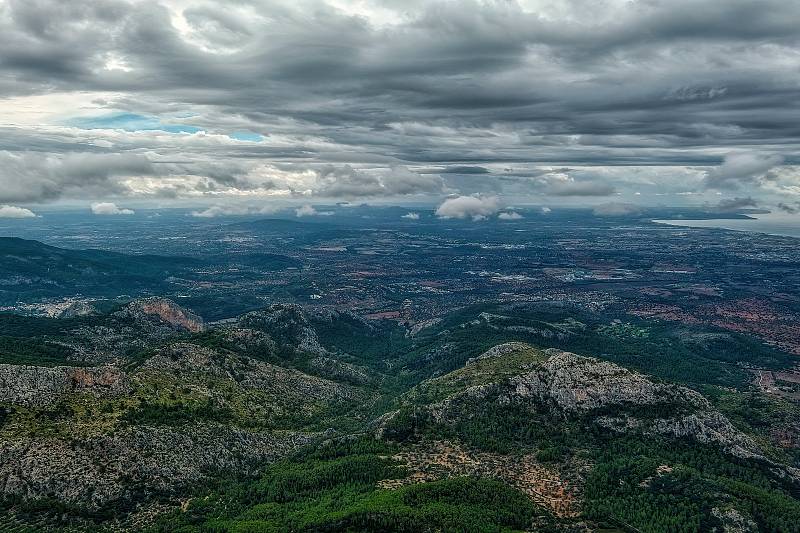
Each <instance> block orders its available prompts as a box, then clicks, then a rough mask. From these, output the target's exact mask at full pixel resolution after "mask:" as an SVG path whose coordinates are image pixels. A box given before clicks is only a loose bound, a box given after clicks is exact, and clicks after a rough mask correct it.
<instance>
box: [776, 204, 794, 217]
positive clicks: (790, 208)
mask: <svg viewBox="0 0 800 533" xmlns="http://www.w3.org/2000/svg"><path fill="white" fill-rule="evenodd" d="M776 207H777V208H778V209H780V210H781V211H783V212H784V213H789V214H790V215H796V214H797V213H800V202H797V203H795V204H794V205H789V204H787V203H784V202H780V203H778V205H777V206H776Z"/></svg>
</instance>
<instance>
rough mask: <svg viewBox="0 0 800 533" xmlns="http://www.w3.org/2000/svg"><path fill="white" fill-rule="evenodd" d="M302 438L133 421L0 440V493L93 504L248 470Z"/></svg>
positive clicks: (149, 494)
mask: <svg viewBox="0 0 800 533" xmlns="http://www.w3.org/2000/svg"><path fill="white" fill-rule="evenodd" d="M308 442H309V437H307V436H303V435H300V434H271V433H261V432H253V431H247V430H244V429H239V428H235V427H225V426H213V425H195V426H193V427H191V428H188V427H181V428H173V427H134V428H128V429H124V430H121V431H118V432H117V433H115V434H113V435H106V436H99V437H93V438H90V439H87V440H83V441H73V440H69V441H68V440H64V439H56V438H45V439H34V438H24V439H15V440H14V441H5V442H3V441H0V495H6V496H11V495H14V496H18V497H23V498H26V499H35V498H43V497H55V498H57V499H59V500H60V501H64V502H68V503H74V504H79V505H81V506H85V507H88V508H98V507H101V506H103V505H106V504H109V503H112V502H115V501H117V500H125V501H133V500H136V499H141V498H143V497H144V498H146V497H152V496H154V495H157V494H171V493H174V491H176V490H179V489H181V488H185V487H186V486H188V485H189V484H191V483H194V482H197V481H200V480H203V479H206V478H207V476H208V475H210V474H213V473H215V472H217V473H221V472H225V473H233V472H235V473H242V474H247V473H253V472H254V471H255V469H256V468H257V465H258V464H259V463H261V464H262V465H263V463H264V462H265V461H266V462H268V461H271V460H274V459H276V458H278V457H281V456H283V455H286V454H287V453H289V452H290V451H291V450H293V449H295V448H297V447H299V446H301V445H304V444H307V443H308Z"/></svg>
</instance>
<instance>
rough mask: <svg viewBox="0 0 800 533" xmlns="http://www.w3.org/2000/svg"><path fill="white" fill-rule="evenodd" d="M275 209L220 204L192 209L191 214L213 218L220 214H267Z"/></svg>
mask: <svg viewBox="0 0 800 533" xmlns="http://www.w3.org/2000/svg"><path fill="white" fill-rule="evenodd" d="M275 211H276V209H275V208H273V207H248V206H222V205H212V206H211V207H208V208H206V209H203V210H202V211H201V210H198V211H192V216H193V217H197V218H214V217H221V216H237V215H268V214H271V213H274V212H275Z"/></svg>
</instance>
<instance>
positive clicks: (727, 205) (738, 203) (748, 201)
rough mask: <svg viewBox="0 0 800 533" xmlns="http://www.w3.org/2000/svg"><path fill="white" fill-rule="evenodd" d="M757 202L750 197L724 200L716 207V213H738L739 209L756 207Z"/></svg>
mask: <svg viewBox="0 0 800 533" xmlns="http://www.w3.org/2000/svg"><path fill="white" fill-rule="evenodd" d="M758 206H759V203H758V200H756V199H755V198H752V197H750V196H747V197H744V198H726V199H724V200H720V202H719V203H718V204H717V205H716V210H717V211H723V212H724V211H739V210H741V209H746V208H751V207H758Z"/></svg>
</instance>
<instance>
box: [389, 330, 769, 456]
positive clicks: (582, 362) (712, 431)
mask: <svg viewBox="0 0 800 533" xmlns="http://www.w3.org/2000/svg"><path fill="white" fill-rule="evenodd" d="M525 349H529V350H530V349H531V347H529V346H528V345H526V344H523V343H507V344H502V345H499V346H496V347H494V348H492V349H490V350H488V351H487V352H485V353H484V354H483V355H481V356H479V357H477V358H474V359H472V360H470V361H469V362H468V363H467V366H465V367H464V368H463V369H460V370H457V371H455V372H453V373H451V374H449V375H446V376H443V377H441V378H437V379H435V380H431V381H430V383H431V386H433V387H435V386H436V384H437V382H444V383H446V384H447V385H449V386H451V387H452V386H454V385H455V386H458V384H459V383H462V384H463V385H462V386H461V388H460V390H457V391H456V392H453V393H451V394H450V395H449V396H448V397H447V398H445V399H444V400H441V401H436V402H434V403H430V404H428V405H425V406H424V407H423V409H424V411H425V412H426V414H427V416H428V417H429V419H430V420H432V421H433V422H434V423H437V424H453V423H454V422H455V421H457V420H459V419H461V418H462V417H469V416H470V412H471V410H472V409H474V408H475V406H476V405H483V406H485V405H487V404H489V403H492V402H496V403H498V404H505V405H508V404H514V405H520V406H522V407H525V408H530V410H531V411H532V412H540V411H541V409H547V410H549V411H550V412H551V413H552V414H553V415H556V418H562V419H564V420H567V419H573V420H574V419H580V420H583V421H585V422H586V423H590V424H596V425H597V426H600V427H603V428H606V429H608V430H612V431H616V432H620V433H626V432H639V433H645V434H651V435H664V436H669V437H675V438H688V439H692V440H695V441H697V442H701V443H707V444H715V445H717V446H720V447H721V448H722V449H724V450H726V451H727V452H728V453H731V454H733V455H736V456H738V457H743V458H757V459H764V458H763V456H762V455H761V452H760V449H759V447H758V446H757V445H756V443H755V442H754V441H753V439H751V438H750V437H748V436H747V435H745V434H743V433H742V432H741V431H739V430H737V429H736V428H735V427H734V426H733V424H731V422H730V421H729V420H728V419H727V418H726V417H725V416H723V415H722V414H721V413H719V412H717V411H715V410H714V409H713V408H712V406H711V404H710V403H709V402H708V400H706V399H705V398H704V397H703V396H702V395H700V394H699V393H698V392H696V391H693V390H691V389H688V388H686V387H681V386H679V385H676V384H671V383H659V382H655V381H653V380H651V379H649V378H648V377H647V376H644V375H642V374H639V373H637V372H632V371H630V370H627V369H625V368H622V367H620V366H618V365H615V364H613V363H609V362H607V361H601V360H599V359H595V358H592V357H583V356H580V355H576V354H574V353H570V352H564V351H561V350H555V349H550V350H545V351H544V355H546V356H547V357H546V358H545V359H544V360H541V361H539V362H535V363H532V364H531V363H527V364H524V365H521V366H519V367H515V368H516V370H515V371H514V372H513V373H512V375H510V376H505V377H502V378H500V379H497V380H492V381H489V382H479V383H477V384H476V383H474V380H464V379H456V378H455V376H459V377H463V374H464V373H465V372H478V373H480V374H481V375H483V374H484V373H485V369H481V368H479V365H478V364H477V363H478V362H485V361H487V360H492V359H498V358H503V357H506V356H509V355H511V354H515V353H519V352H520V350H525ZM471 369H472V370H471ZM451 376H452V378H451ZM425 386H426V384H423V385H422V386H421V387H422V390H425ZM412 397H413V396H412ZM422 397H424V395H423V396H422ZM390 419H391V417H390V418H389V420H390ZM387 422H388V421H387V420H384V421H382V423H381V424H382V425H384V426H385V425H386V423H387Z"/></svg>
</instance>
